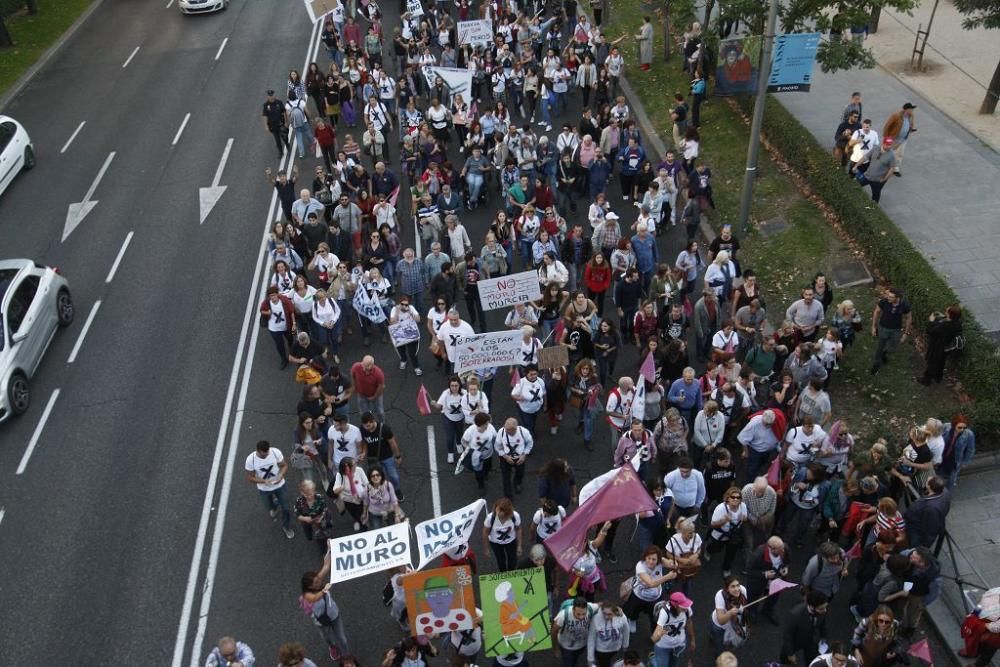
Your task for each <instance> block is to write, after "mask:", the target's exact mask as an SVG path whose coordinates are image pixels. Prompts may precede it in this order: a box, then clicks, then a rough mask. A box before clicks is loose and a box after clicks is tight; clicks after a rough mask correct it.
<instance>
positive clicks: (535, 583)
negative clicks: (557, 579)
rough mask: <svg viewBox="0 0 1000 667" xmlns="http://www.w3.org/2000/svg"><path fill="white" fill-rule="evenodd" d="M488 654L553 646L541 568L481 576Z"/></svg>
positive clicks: (543, 575) (489, 655)
mask: <svg viewBox="0 0 1000 667" xmlns="http://www.w3.org/2000/svg"><path fill="white" fill-rule="evenodd" d="M479 599H480V600H481V602H482V608H483V642H484V645H485V648H486V655H487V656H488V657H494V656H497V655H509V654H511V653H526V652H528V651H542V650H545V649H548V648H552V638H551V637H550V636H549V623H550V622H551V619H550V618H549V602H548V595H547V594H546V590H545V570H543V569H542V568H540V567H536V568H530V569H526V570H511V571H509V572H497V573H495V574H484V575H481V576H480V577H479Z"/></svg>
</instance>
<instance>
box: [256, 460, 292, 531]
mask: <svg viewBox="0 0 1000 667" xmlns="http://www.w3.org/2000/svg"><path fill="white" fill-rule="evenodd" d="M244 470H246V477H247V481H248V482H250V483H251V484H255V485H256V486H257V491H258V492H259V493H260V497H261V500H263V501H264V505H266V506H267V511H268V513H269V514H270V515H271V519H272V520H276V519H277V518H278V514H279V513H280V514H281V530H282V531H284V533H285V537H287V538H288V539H292V538H293V537H295V531H293V530H292V527H291V519H292V513H291V510H290V509H289V507H288V496H287V495H286V489H285V475H286V474H287V473H288V462H287V461H285V457H284V455H283V454H282V453H281V450H279V449H278V448H277V447H272V446H271V443H269V442H268V441H267V440H260V441H258V442H257V447H256V448H255V449H254V451H253V452H252V453H250V455H249V456H247V460H246V464H245V465H244Z"/></svg>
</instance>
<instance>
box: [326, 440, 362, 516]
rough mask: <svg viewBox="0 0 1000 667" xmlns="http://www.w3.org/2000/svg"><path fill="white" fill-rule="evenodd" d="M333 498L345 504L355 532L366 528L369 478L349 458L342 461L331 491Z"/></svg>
mask: <svg viewBox="0 0 1000 667" xmlns="http://www.w3.org/2000/svg"><path fill="white" fill-rule="evenodd" d="M331 491H332V492H333V496H334V497H335V498H336V499H338V500H340V501H341V502H343V504H344V509H345V510H347V513H348V514H350V515H351V518H352V519H354V532H358V531H359V530H361V529H362V527H366V524H365V522H364V521H363V518H364V509H365V496H366V495H367V494H368V476H367V475H365V471H364V470H362V469H361V468H359V467H357V466H356V465H355V464H354V459H353V458H351V457H350V456H347V457H345V458H343V459H341V461H340V465H339V466H338V468H337V476H336V477H335V478H334V480H333V488H332V489H331Z"/></svg>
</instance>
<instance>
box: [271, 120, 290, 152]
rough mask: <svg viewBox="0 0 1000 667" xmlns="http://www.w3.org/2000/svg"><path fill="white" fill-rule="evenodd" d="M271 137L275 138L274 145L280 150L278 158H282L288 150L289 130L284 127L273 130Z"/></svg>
mask: <svg viewBox="0 0 1000 667" xmlns="http://www.w3.org/2000/svg"><path fill="white" fill-rule="evenodd" d="M271 136H273V137H274V145H275V147H276V148H277V149H278V157H279V158H280V157H281V156H282V155H284V153H285V150H286V149H287V148H288V129H287V128H284V127H279V128H272V129H271Z"/></svg>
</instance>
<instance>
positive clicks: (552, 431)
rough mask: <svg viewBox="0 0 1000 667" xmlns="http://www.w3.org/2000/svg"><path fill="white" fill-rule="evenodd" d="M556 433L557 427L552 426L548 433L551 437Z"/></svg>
mask: <svg viewBox="0 0 1000 667" xmlns="http://www.w3.org/2000/svg"><path fill="white" fill-rule="evenodd" d="M558 432H559V427H558V426H552V427H550V428H549V433H551V434H552V435H555V434H556V433H558Z"/></svg>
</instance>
